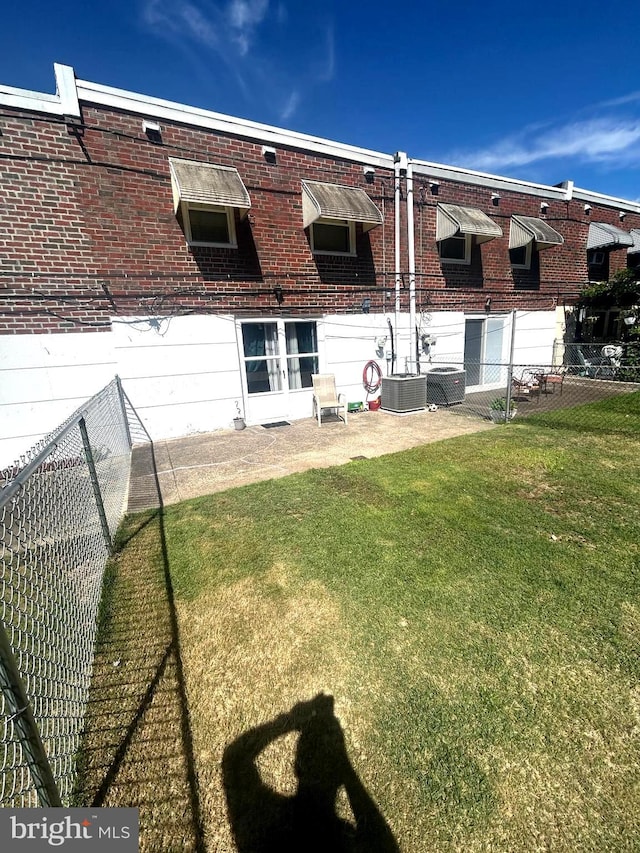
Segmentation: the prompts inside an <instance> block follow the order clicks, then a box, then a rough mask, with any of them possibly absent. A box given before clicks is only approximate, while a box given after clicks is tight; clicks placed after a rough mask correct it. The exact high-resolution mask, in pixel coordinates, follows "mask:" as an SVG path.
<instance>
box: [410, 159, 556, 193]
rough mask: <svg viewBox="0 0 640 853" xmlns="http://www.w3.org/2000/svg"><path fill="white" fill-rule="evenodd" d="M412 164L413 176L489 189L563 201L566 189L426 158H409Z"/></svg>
mask: <svg viewBox="0 0 640 853" xmlns="http://www.w3.org/2000/svg"><path fill="white" fill-rule="evenodd" d="M411 163H412V164H413V170H414V177H415V176H416V175H424V176H425V177H430V178H441V179H442V180H445V181H457V182H459V183H465V184H473V185H475V186H482V187H488V188H490V189H497V190H505V191H511V192H518V193H526V194H527V195H535V196H540V197H541V198H549V199H554V200H556V201H565V200H566V194H567V189H566V188H565V187H552V186H547V185H546V184H532V183H529V182H527V181H521V180H519V179H517V178H503V177H501V176H500V175H491V174H489V173H488V172H476V171H473V170H472V169H463V168H461V167H459V166H446V165H444V164H443V163H429V162H428V161H426V160H411Z"/></svg>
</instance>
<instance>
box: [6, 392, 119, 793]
mask: <svg viewBox="0 0 640 853" xmlns="http://www.w3.org/2000/svg"><path fill="white" fill-rule="evenodd" d="M132 414H134V413H133V410H132V409H131V408H130V407H128V405H127V401H126V398H125V396H124V393H123V391H122V388H121V385H120V381H119V379H118V378H117V377H116V378H115V379H114V380H113V381H112V382H111V383H110V384H109V385H108V386H107V387H106V388H104V389H103V390H102V391H100V392H99V393H98V394H96V395H95V396H94V397H92V398H91V399H90V400H89V401H87V403H85V404H84V405H83V406H82V407H81V408H80V409H78V410H77V411H76V412H75V413H74V414H73V415H72V416H71V417H70V418H68V420H67V421H66V422H65V423H64V424H63V425H61V426H60V427H59V428H58V429H57V430H55V431H54V432H53V433H51V434H50V435H48V436H46V437H45V438H44V439H42V440H41V441H40V442H39V443H38V444H36V445H35V446H34V447H33V448H32V449H31V450H30V451H29V452H28V453H26V454H25V455H24V456H23V457H21V458H20V460H19V461H17V462H16V463H15V464H14V465H12V466H10V467H9V468H6V469H4V470H3V471H1V472H0V557H1V560H0V608H1V617H2V625H0V687H1V688H2V693H1V695H0V714H1V715H2V716H1V719H2V732H1V738H2V740H1V748H2V770H1V774H2V775H1V780H0V805H1V806H13V807H35V806H37V805H41V806H43V805H66V806H68V805H71V804H72V802H73V793H74V785H75V781H76V759H77V753H78V750H79V747H80V740H81V736H82V731H83V723H84V717H85V709H86V703H87V697H88V691H89V684H90V679H91V670H92V662H93V654H94V641H95V634H96V626H97V617H98V608H99V604H100V594H101V587H102V578H103V572H104V568H105V564H106V561H107V559H108V557H109V555H110V553H111V551H112V537H113V536H114V535H115V532H116V529H117V527H118V524H119V523H120V520H121V519H122V516H123V513H124V510H125V504H126V499H127V492H128V484H129V472H130V460H131V433H130V430H129V417H130V416H131V415H132Z"/></svg>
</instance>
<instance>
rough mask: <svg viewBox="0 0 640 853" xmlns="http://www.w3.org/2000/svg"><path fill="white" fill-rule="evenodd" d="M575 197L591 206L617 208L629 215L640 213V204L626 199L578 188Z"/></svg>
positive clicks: (574, 193)
mask: <svg viewBox="0 0 640 853" xmlns="http://www.w3.org/2000/svg"><path fill="white" fill-rule="evenodd" d="M573 197H574V198H578V199H580V201H586V202H589V204H598V205H601V206H602V207H615V208H617V209H618V210H624V211H625V212H628V213H640V202H637V201H629V200H628V199H626V198H616V197H615V196H612V195H602V193H596V192H593V191H592V190H583V189H580V188H579V187H576V188H575V189H574V191H573Z"/></svg>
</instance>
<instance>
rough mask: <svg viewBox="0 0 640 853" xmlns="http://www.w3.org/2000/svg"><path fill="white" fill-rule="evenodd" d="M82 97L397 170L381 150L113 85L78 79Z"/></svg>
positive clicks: (181, 122) (246, 136) (272, 143)
mask: <svg viewBox="0 0 640 853" xmlns="http://www.w3.org/2000/svg"><path fill="white" fill-rule="evenodd" d="M76 82H77V87H78V97H79V99H80V101H82V102H86V103H92V104H99V105H100V106H107V107H113V108H114V109H118V110H123V111H124V112H133V113H138V114H139V115H144V116H147V117H149V116H153V117H154V118H161V119H165V120H166V121H174V122H178V123H180V124H186V125H192V126H193V127H201V128H205V129H207V130H215V131H221V132H222V133H228V134H231V135H233V136H242V137H244V138H245V139H255V140H257V141H259V142H261V143H270V144H271V145H286V146H288V147H290V148H299V149H302V150H304V151H317V152H318V153H320V154H328V155H330V156H332V157H340V158H341V159H343V160H351V161H355V162H357V163H363V164H364V165H371V166H379V167H380V168H383V169H392V168H393V157H392V156H391V155H389V154H383V153H381V152H379V151H370V150H369V149H367V148H357V147H356V146H354V145H345V144H344V143H341V142H331V141H330V140H326V139H322V138H320V137H318V136H307V134H304V133H296V132H295V131H291V130H283V129H282V128H278V127H272V126H271V125H267V124H260V123H259V122H254V121H249V120H248V119H240V118H236V117H234V116H226V115H223V114H222V113H214V112H211V111H210V110H203V109H199V108H198V107H189V106H185V105H184V104H178V103H175V102H173V101H164V100H162V99H160V98H150V97H147V96H146V95H139V94H137V93H135V92H126V91H124V90H122V89H114V88H112V87H111V86H101V85H99V84H97V83H90V82H87V81H86V80H78V81H76Z"/></svg>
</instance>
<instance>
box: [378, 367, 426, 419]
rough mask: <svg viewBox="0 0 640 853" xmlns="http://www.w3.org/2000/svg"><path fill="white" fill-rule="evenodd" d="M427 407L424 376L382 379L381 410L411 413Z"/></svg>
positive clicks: (400, 376) (401, 376)
mask: <svg viewBox="0 0 640 853" xmlns="http://www.w3.org/2000/svg"><path fill="white" fill-rule="evenodd" d="M426 405H427V382H426V377H425V376H415V375H413V374H408V373H406V374H396V375H394V376H385V377H383V379H382V408H383V409H386V410H387V411H389V412H413V411H415V410H416V409H424V408H426Z"/></svg>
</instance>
